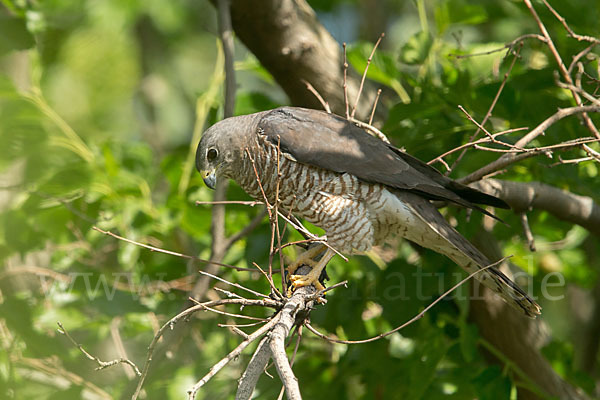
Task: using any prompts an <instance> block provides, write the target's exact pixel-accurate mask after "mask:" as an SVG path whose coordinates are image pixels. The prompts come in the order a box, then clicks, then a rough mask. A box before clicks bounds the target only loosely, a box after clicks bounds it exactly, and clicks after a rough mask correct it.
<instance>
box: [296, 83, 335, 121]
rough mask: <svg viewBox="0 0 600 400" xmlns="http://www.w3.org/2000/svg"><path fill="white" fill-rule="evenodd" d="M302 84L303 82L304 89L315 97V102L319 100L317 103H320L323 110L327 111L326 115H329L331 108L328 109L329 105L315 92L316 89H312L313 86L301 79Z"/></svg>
mask: <svg viewBox="0 0 600 400" xmlns="http://www.w3.org/2000/svg"><path fill="white" fill-rule="evenodd" d="M302 82H304V84H305V85H306V88H307V89H308V90H309V91H310V92H311V93H312V94H314V95H315V97H316V98H317V100H319V103H321V105H322V106H323V110H325V111H327V114H331V108H330V107H329V103H328V102H326V101H325V99H324V98H323V96H321V95H320V94H319V92H317V89H315V88H314V87H313V85H311V84H310V83H309V82H307V81H306V80H304V79H302Z"/></svg>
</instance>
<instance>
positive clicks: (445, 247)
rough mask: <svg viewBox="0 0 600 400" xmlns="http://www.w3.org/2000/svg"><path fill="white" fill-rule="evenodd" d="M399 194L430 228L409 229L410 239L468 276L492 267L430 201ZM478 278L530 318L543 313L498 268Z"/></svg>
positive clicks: (493, 268) (478, 275)
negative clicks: (448, 261)
mask: <svg viewBox="0 0 600 400" xmlns="http://www.w3.org/2000/svg"><path fill="white" fill-rule="evenodd" d="M397 195H398V197H399V198H400V200H401V201H402V202H404V203H405V204H408V205H410V207H411V208H412V209H413V211H414V214H415V215H416V216H417V217H418V218H419V219H420V220H421V221H422V222H423V224H422V225H423V226H425V227H426V229H427V232H425V233H424V232H423V231H420V232H418V233H417V234H415V233H414V231H413V233H412V234H411V230H408V231H407V233H406V234H405V237H406V238H407V239H409V240H411V241H413V242H416V243H417V244H419V245H421V246H423V247H427V248H430V249H432V250H435V251H437V252H438V253H441V254H444V255H446V256H447V257H449V258H450V259H452V260H453V261H454V262H456V263H457V264H458V265H460V266H461V267H462V268H463V269H465V270H466V271H467V272H469V273H472V272H475V271H477V270H478V269H481V268H483V267H486V266H488V265H490V264H491V262H490V261H489V260H488V258H487V257H486V256H484V255H483V254H482V253H481V252H480V251H479V250H477V248H475V246H473V244H471V242H469V241H468V240H467V239H465V238H464V237H463V236H462V235H461V234H460V233H458V232H457V231H456V230H455V229H454V228H452V226H450V224H449V223H448V222H447V221H446V220H445V218H444V217H443V216H442V215H441V214H440V213H439V212H438V210H437V209H436V208H435V207H434V206H433V205H432V204H431V203H430V202H429V201H428V200H426V199H423V198H422V197H420V196H416V195H414V194H411V193H408V192H400V193H398V194H397ZM475 278H476V279H477V280H479V281H480V282H482V283H483V284H484V285H485V286H487V287H489V288H490V289H491V290H493V291H494V292H496V293H497V294H498V295H500V296H501V297H502V298H503V299H504V300H505V301H506V302H507V303H508V304H509V305H510V306H512V307H513V308H515V309H517V310H519V311H521V312H522V313H524V314H525V315H527V316H528V317H532V318H535V316H536V315H538V314H540V311H541V307H540V306H539V305H538V304H537V303H536V302H535V301H534V300H533V299H531V298H530V297H529V296H528V295H527V293H525V291H523V289H521V288H520V287H519V286H517V284H516V283H514V282H513V281H512V280H510V278H508V277H507V276H506V275H504V274H503V273H502V272H500V270H498V269H497V268H496V267H491V268H488V269H486V270H485V271H482V272H480V273H478V274H477V275H475Z"/></svg>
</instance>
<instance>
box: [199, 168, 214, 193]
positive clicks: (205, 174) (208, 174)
mask: <svg viewBox="0 0 600 400" xmlns="http://www.w3.org/2000/svg"><path fill="white" fill-rule="evenodd" d="M200 174H201V175H202V180H203V181H204V183H205V184H206V186H208V187H209V188H211V189H213V190H214V189H215V186H216V185H217V175H216V174H215V170H214V169H211V170H209V171H200Z"/></svg>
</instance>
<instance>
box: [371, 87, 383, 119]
mask: <svg viewBox="0 0 600 400" xmlns="http://www.w3.org/2000/svg"><path fill="white" fill-rule="evenodd" d="M379 96H381V89H377V96H375V101H374V102H373V108H372V109H371V115H370V116H369V125H371V124H372V123H373V117H375V110H376V109H377V102H379Z"/></svg>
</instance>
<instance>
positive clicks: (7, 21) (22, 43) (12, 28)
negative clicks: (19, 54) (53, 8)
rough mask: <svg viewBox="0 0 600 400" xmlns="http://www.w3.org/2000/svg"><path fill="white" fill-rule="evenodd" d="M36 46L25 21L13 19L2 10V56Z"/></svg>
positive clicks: (0, 31)
mask: <svg viewBox="0 0 600 400" xmlns="http://www.w3.org/2000/svg"><path fill="white" fill-rule="evenodd" d="M34 45H35V39H34V38H33V35H32V34H31V33H30V32H29V31H28V30H27V25H26V23H25V20H24V19H21V18H17V17H12V16H10V15H6V14H4V13H3V12H2V8H0V55H2V54H5V53H7V52H9V51H12V50H24V49H29V48H31V47H33V46H34Z"/></svg>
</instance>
